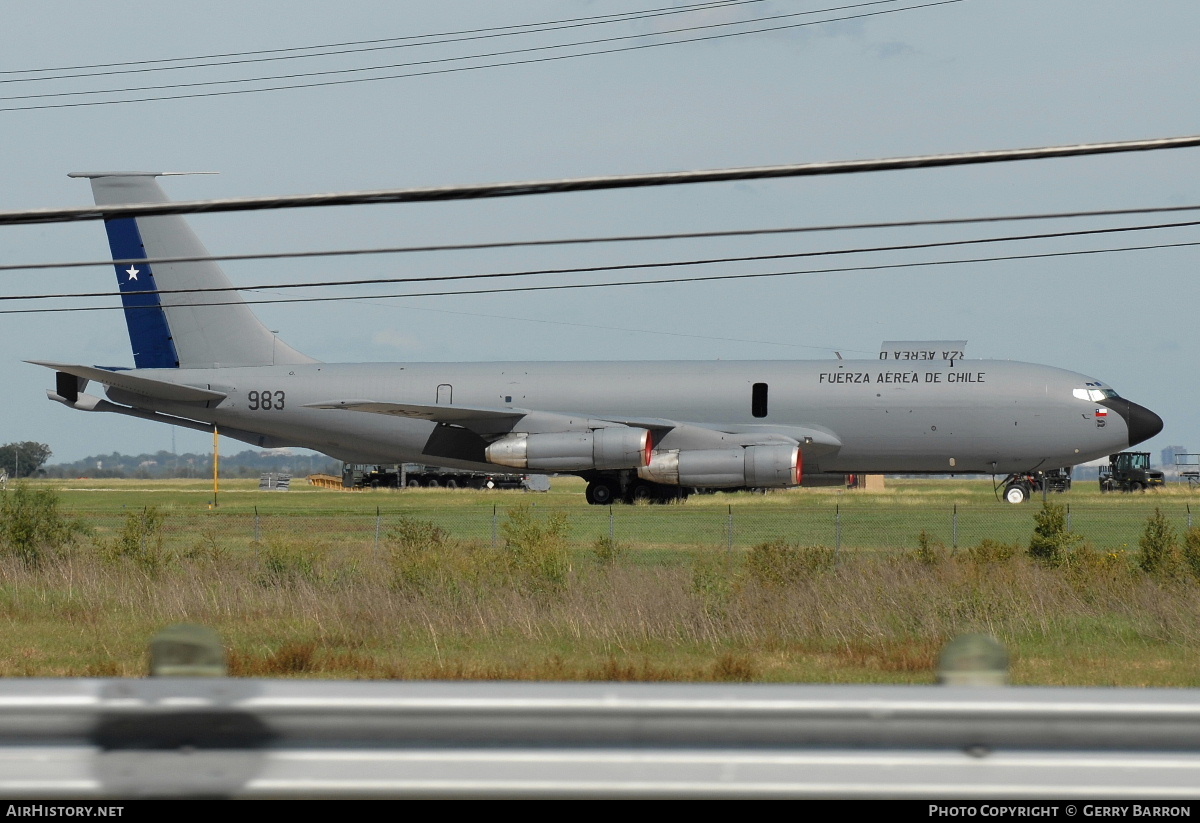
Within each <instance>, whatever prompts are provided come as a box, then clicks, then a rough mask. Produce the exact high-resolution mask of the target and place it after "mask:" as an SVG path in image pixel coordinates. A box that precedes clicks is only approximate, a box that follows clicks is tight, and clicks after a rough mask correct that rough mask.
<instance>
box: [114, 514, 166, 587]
mask: <svg viewBox="0 0 1200 823" xmlns="http://www.w3.org/2000/svg"><path fill="white" fill-rule="evenodd" d="M165 520H166V516H165V515H164V514H163V513H162V512H161V511H159V509H158V507H157V506H147V507H146V508H145V509H143V510H142V511H140V512H138V511H132V512H129V513H128V514H126V515H125V524H124V525H123V526H122V527H121V531H120V532H118V534H117V536H116V537H114V538H113V539H112V540H111V541H109V542H108V543H107V544H106V545H104V546H103V547H102V551H103V553H104V555H105V557H106V558H107V559H108V560H110V561H116V560H130V561H132V562H133V563H135V564H136V565H137V566H138V567H140V568H141V569H142V570H143V571H147V572H156V571H158V570H160V569H161V568H162V567H163V566H165V565H167V563H168V562H170V558H169V557H168V555H167V552H166V549H165V548H164V547H163V522H164V521H165Z"/></svg>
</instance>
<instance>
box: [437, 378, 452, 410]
mask: <svg viewBox="0 0 1200 823" xmlns="http://www.w3.org/2000/svg"><path fill="white" fill-rule="evenodd" d="M452 403H454V387H453V386H451V385H450V384H449V383H441V384H439V385H438V387H437V404H438V405H439V406H449V405H451V404H452Z"/></svg>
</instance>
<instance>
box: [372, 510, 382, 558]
mask: <svg viewBox="0 0 1200 823" xmlns="http://www.w3.org/2000/svg"><path fill="white" fill-rule="evenodd" d="M380 521H381V518H380V516H379V507H378V506H376V507H375V548H373V549H371V559H372V560H375V559H378V557H379V526H380Z"/></svg>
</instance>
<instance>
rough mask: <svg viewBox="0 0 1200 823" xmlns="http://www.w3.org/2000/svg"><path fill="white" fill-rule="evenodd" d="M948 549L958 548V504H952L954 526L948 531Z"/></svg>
mask: <svg viewBox="0 0 1200 823" xmlns="http://www.w3.org/2000/svg"><path fill="white" fill-rule="evenodd" d="M950 548H952V549H957V548H958V504H957V503H955V504H954V524H953V526H952V528H951V530H950Z"/></svg>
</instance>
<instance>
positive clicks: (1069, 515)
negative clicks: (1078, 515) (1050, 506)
mask: <svg viewBox="0 0 1200 823" xmlns="http://www.w3.org/2000/svg"><path fill="white" fill-rule="evenodd" d="M1070 530H1071V504H1070V503H1068V504H1067V531H1070Z"/></svg>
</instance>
